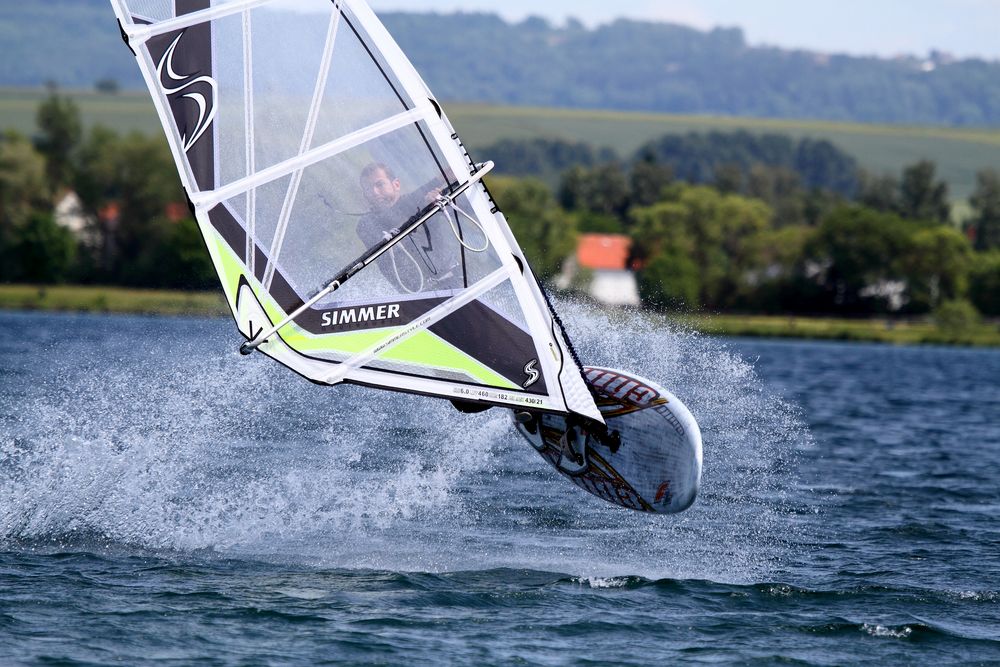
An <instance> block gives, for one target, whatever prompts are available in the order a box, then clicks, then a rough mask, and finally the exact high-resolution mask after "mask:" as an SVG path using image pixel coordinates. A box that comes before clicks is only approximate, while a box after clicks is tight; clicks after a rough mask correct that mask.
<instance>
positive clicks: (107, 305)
mask: <svg viewBox="0 0 1000 667" xmlns="http://www.w3.org/2000/svg"><path fill="white" fill-rule="evenodd" d="M0 309H6V310H41V311H53V312H83V313H114V314H138V315H196V316H202V317H222V316H227V315H228V314H229V312H230V311H229V308H228V307H227V306H226V304H225V301H224V299H223V298H222V294H221V292H177V291H165V290H133V289H123V288H119V287H76V286H71V285H61V286H55V287H39V286H33V285H0ZM675 319H676V320H677V321H679V322H681V323H682V324H683V325H684V326H686V327H689V328H690V329H692V330H695V331H699V332H702V333H705V334H708V335H714V336H744V337H746V336H750V337H759V338H807V339H815V340H850V341H869V342H879V343H892V344H897V345H919V344H938V345H975V346H990V347H1000V326H997V323H995V322H994V323H992V324H984V325H982V326H979V327H977V328H975V329H972V330H969V331H965V332H962V333H961V334H958V335H955V334H947V333H945V332H942V331H941V330H939V329H938V328H937V327H935V326H934V325H933V324H932V323H931V322H929V321H902V320H885V319H871V320H845V319H834V318H822V319H821V318H807V317H775V316H759V315H681V316H676V317H675Z"/></svg>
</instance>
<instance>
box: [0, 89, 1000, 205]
mask: <svg viewBox="0 0 1000 667" xmlns="http://www.w3.org/2000/svg"><path fill="white" fill-rule="evenodd" d="M44 96H45V92H44V91H42V90H23V89H0V128H4V129H8V128H12V129H16V130H19V131H20V132H23V133H26V134H30V133H32V132H33V131H34V117H35V109H36V108H37V106H38V103H39V101H40V100H41V99H42V98H43V97H44ZM72 96H73V97H74V98H75V99H76V100H77V103H78V104H79V106H80V110H81V112H82V114H83V117H84V120H85V122H86V123H87V124H88V125H92V124H95V123H101V124H104V125H107V126H109V127H114V128H117V129H119V130H122V131H129V130H139V131H141V132H152V131H157V132H158V131H159V125H158V122H157V120H156V116H155V111H154V110H153V104H152V102H150V101H149V99H148V96H147V95H146V93H145V92H142V93H137V92H130V93H122V94H119V95H115V96H108V95H98V94H96V93H92V92H80V93H72ZM445 107H446V109H447V111H448V114H449V116H450V117H451V119H452V121H453V122H454V124H455V126H456V128H457V129H458V131H459V132H460V133H461V134H462V137H463V139H464V140H465V142H466V144H468V146H470V147H471V148H472V149H476V148H482V147H483V146H487V145H489V144H491V143H493V142H495V141H497V140H498V139H503V138H511V139H520V138H532V137H552V138H562V139H567V140H576V141H586V142H588V143H591V144H594V145H596V146H610V147H612V148H614V149H615V150H616V151H617V152H618V153H619V154H620V155H622V156H627V155H629V154H630V153H631V152H633V151H634V150H635V149H636V148H637V147H639V146H640V145H641V144H643V143H644V142H646V141H649V140H650V139H655V138H657V137H660V136H662V135H664V134H673V133H683V132H690V131H698V132H706V131H711V130H724V131H732V130H737V129H745V130H748V131H750V132H754V133H765V132H774V133H781V134H788V135H791V136H794V137H806V136H808V137H814V138H823V139H829V140H830V141H832V142H833V143H835V144H837V145H838V146H839V147H841V148H842V149H844V150H846V151H847V152H849V153H851V154H852V155H854V156H855V157H856V158H857V159H858V161H859V162H860V163H861V165H862V166H864V167H865V168H867V169H869V170H870V171H875V172H894V173H898V172H900V171H901V170H902V168H903V167H904V166H906V165H909V164H913V163H914V162H916V161H918V160H921V159H925V158H926V159H930V160H933V161H934V162H936V163H937V165H938V169H939V174H940V176H941V177H942V178H944V179H945V180H946V181H947V182H948V183H949V184H950V186H951V195H952V197H953V198H954V199H956V200H961V199H966V198H968V196H969V194H970V193H971V192H972V189H973V187H974V185H975V175H976V172H977V171H978V170H980V169H983V168H984V167H997V166H1000V129H997V130H988V129H983V130H981V129H955V128H943V127H941V128H938V127H903V126H888V125H861V124H852V123H829V122H821V121H793V120H767V119H754V118H732V117H710V116H674V115H667V114H651V113H625V112H614V111H579V110H567V109H538V108H530V107H495V106H484V105H473V104H461V103H448V104H446V105H445ZM473 157H475V158H476V159H480V160H484V159H488V158H489V156H488V155H478V154H476V155H474V156H473Z"/></svg>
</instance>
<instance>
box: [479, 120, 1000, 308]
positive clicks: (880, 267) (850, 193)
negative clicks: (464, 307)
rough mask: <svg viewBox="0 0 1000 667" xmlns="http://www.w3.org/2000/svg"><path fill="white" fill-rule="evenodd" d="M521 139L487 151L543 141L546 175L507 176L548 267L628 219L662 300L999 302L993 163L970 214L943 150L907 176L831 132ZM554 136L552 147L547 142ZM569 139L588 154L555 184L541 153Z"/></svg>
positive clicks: (643, 282)
mask: <svg viewBox="0 0 1000 667" xmlns="http://www.w3.org/2000/svg"><path fill="white" fill-rule="evenodd" d="M522 143H523V145H522V146H520V147H519V146H518V142H511V141H507V142H503V145H497V146H495V147H493V148H489V149H487V150H486V151H485V153H486V154H489V155H491V157H492V156H493V155H494V153H493V150H494V148H500V149H501V150H499V151H498V152H499V153H501V154H504V155H506V156H516V155H518V154H522V155H531V154H536V155H534V156H532V157H531V158H530V159H528V160H525V161H523V162H521V163H520V166H521V167H523V168H525V169H530V170H532V171H533V173H534V177H531V178H523V177H521V178H517V177H505V178H503V179H502V180H501V181H500V183H499V184H498V185H499V187H498V185H497V184H495V185H494V189H496V190H497V191H498V192H497V200H498V202H499V203H500V204H501V206H503V207H504V208H505V211H506V212H507V214H508V216H507V217H508V219H509V220H510V221H511V224H512V226H513V227H514V230H515V233H516V235H517V236H518V239H520V240H521V241H522V244H523V245H524V246H525V248H526V251H527V252H528V253H529V258H530V259H531V260H532V261H533V263H534V264H535V265H536V266H537V267H539V269H540V270H541V272H542V273H543V274H546V275H551V274H552V273H554V272H557V271H558V270H559V268H560V266H561V262H562V258H563V257H565V252H566V250H565V249H566V248H567V247H570V248H571V247H572V246H573V244H574V238H575V236H576V235H578V234H580V233H586V232H596V233H613V234H625V235H628V236H629V237H630V238H631V239H632V241H633V256H632V258H631V263H632V266H633V268H635V269H636V270H637V272H638V275H639V280H640V287H641V292H642V297H643V301H644V303H645V304H646V305H647V306H651V307H666V308H672V309H676V308H682V309H689V310H700V309H708V310H712V311H741V312H755V313H771V314H779V313H801V314H822V315H842V316H872V315H881V314H899V315H925V314H928V313H946V314H947V313H950V314H951V316H953V317H960V318H965V319H967V320H970V321H971V320H974V319H976V318H977V317H978V316H979V314H980V313H982V314H986V315H990V316H1000V174H998V172H997V171H996V170H994V169H984V170H982V171H980V172H979V174H978V176H977V186H976V189H975V192H974V194H973V196H972V198H971V201H970V202H969V203H970V207H971V214H970V216H969V217H968V218H967V219H966V220H964V221H963V222H961V223H956V222H954V221H953V220H952V218H953V216H952V210H951V203H950V201H949V195H948V186H947V184H946V183H944V182H943V181H941V180H939V179H938V178H937V177H936V169H935V166H934V164H933V163H932V162H930V161H920V162H917V163H915V164H913V165H910V166H908V167H906V168H904V169H903V171H902V173H900V174H899V175H898V176H897V175H894V174H871V173H868V172H866V171H864V170H862V169H859V168H858V166H857V165H856V164H855V163H854V161H853V160H852V159H850V158H849V156H846V155H845V154H843V153H841V152H840V151H839V150H838V149H836V147H834V146H832V145H829V144H828V143H827V142H817V141H814V140H809V139H804V140H801V141H800V142H798V143H797V144H796V142H793V141H792V140H790V139H787V138H784V137H767V136H764V137H754V136H751V135H747V134H746V133H742V132H738V133H732V134H729V135H724V134H715V135H707V136H705V135H694V134H692V135H686V136H669V137H664V138H663V139H661V140H658V141H655V142H652V143H650V144H649V145H647V146H645V147H643V148H641V149H640V150H639V151H638V152H637V153H636V154H635V155H633V156H632V157H631V158H629V159H628V160H627V161H620V160H611V161H602V157H601V156H602V154H601V152H599V151H594V150H593V149H589V150H588V149H586V148H585V147H582V146H576V147H575V148H573V149H572V150H570V149H568V148H567V147H565V146H561V145H560V144H561V143H562V142H560V141H549V140H530V141H526V142H522ZM713 146H717V147H721V149H720V150H718V151H714V150H712V147H713ZM768 146H769V147H770V148H769V149H768V150H761V148H762V147H768ZM549 148H553V149H554V150H552V157H551V158H550V160H549V161H548V162H546V160H544V159H542V158H541V157H539V156H540V155H543V154H544V153H545V152H546V151H547V150H548V149H549ZM568 154H571V155H576V156H582V157H583V159H582V160H580V161H579V163H578V164H577V166H572V167H570V168H568V169H566V170H565V171H563V173H562V175H561V176H560V177H559V178H558V181H557V185H556V187H555V189H554V190H553V189H552V188H551V187H549V186H547V185H546V184H545V183H544V182H543V180H541V179H539V178H537V176H539V175H545V174H548V173H549V171H550V170H549V169H548V168H546V169H542V170H541V171H538V170H537V169H534V165H538V164H543V165H545V164H548V165H558V164H560V160H561V156H563V155H568ZM803 156H809V157H808V158H807V159H803ZM605 157H606V156H605ZM678 166H680V168H678ZM506 168H507V169H508V172H510V171H511V165H507V167H506ZM517 168H518V166H517V163H516V162H515V166H514V167H513V170H514V171H516V170H517ZM538 220H545V221H546V222H545V223H544V224H537V223H536V222H535V221H538Z"/></svg>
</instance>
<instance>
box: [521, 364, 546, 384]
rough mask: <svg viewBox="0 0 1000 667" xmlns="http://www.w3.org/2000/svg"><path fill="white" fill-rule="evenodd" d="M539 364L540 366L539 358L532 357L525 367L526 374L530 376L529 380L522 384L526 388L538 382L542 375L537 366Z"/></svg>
mask: <svg viewBox="0 0 1000 667" xmlns="http://www.w3.org/2000/svg"><path fill="white" fill-rule="evenodd" d="M537 366H538V359H532V360H531V361H529V362H528V364H527V365H526V366H525V367H524V374H525V375H527V376H528V381H527V382H525V383H524V384H523V385H521V386H522V387H524V388H525V389H527V388H528V387H530V386H531V385H533V384H535V383H536V382H538V378H540V377H542V376H541V374H540V373H539V372H538V370H537V368H536V367H537Z"/></svg>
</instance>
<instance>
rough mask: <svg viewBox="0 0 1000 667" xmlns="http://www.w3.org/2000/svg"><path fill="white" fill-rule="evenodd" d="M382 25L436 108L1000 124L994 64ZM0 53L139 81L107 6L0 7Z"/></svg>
mask: <svg viewBox="0 0 1000 667" xmlns="http://www.w3.org/2000/svg"><path fill="white" fill-rule="evenodd" d="M152 4H156V3H152ZM163 4H165V5H168V6H169V3H163ZM150 11H152V10H150ZM381 17H382V19H383V21H384V22H385V23H386V25H387V27H388V28H389V30H390V32H391V33H392V34H393V35H394V36H395V37H396V39H397V41H399V43H400V44H401V46H402V47H403V49H404V51H405V52H406V53H407V54H408V55H409V57H410V58H411V59H412V60H413V62H414V63H415V64H416V66H417V68H418V69H419V71H420V72H421V74H422V75H423V77H424V79H426V80H427V82H428V83H429V84H430V86H431V89H432V90H434V91H435V93H436V94H437V95H438V97H439V99H442V100H454V101H464V102H480V103H487V104H512V105H533V106H547V107H570V108H601V109H618V110H630V111H657V112H666V113H682V114H721V115H733V116H750V117H758V118H796V119H803V118H813V119H825V120H837V121H854V122H877V123H907V124H933V125H956V126H996V125H997V124H998V123H1000V63H997V62H990V61H984V60H975V59H968V60H955V59H952V58H950V57H948V56H947V55H945V54H940V53H932V54H929V55H928V56H923V57H904V58H893V59H883V58H872V57H854V56H846V55H826V54H819V53H814V52H808V51H802V50H789V49H778V48H773V47H760V46H753V45H750V44H748V43H747V41H746V37H745V35H744V34H743V32H742V31H741V30H739V29H735V28H726V29H715V30H710V31H700V30H695V29H691V28H686V27H683V26H678V25H671V24H667V23H654V22H642V21H629V20H620V21H616V22H614V23H610V24H607V25H602V26H598V27H596V28H593V29H591V28H587V27H586V26H584V25H582V24H581V23H579V22H576V21H569V22H567V23H566V24H565V25H562V26H556V25H553V24H551V23H549V22H547V21H545V20H543V19H540V18H537V17H536V18H529V19H527V20H524V21H521V22H518V23H509V22H506V21H504V20H503V19H502V18H500V17H499V16H497V15H495V14H482V13H454V14H438V13H433V14H418V13H411V12H385V13H382V14H381ZM299 20H309V19H308V17H305V18H301V17H300V18H299ZM860 20H864V18H863V17H862V18H861V19H860ZM0 44H3V45H4V58H0V85H7V86H12V85H16V86H37V85H40V84H42V83H44V82H45V81H48V80H54V81H57V82H59V83H60V84H61V85H64V86H71V87H74V88H85V87H90V86H92V85H94V84H95V82H105V83H106V82H109V81H112V80H117V81H120V82H121V83H122V85H123V86H125V87H129V88H138V87H140V86H141V85H142V81H141V78H140V77H139V75H138V71H137V70H136V68H135V64H134V63H133V62H132V58H131V57H129V55H128V52H127V50H126V49H125V47H124V45H123V44H122V43H121V39H120V37H119V35H118V32H117V30H116V26H115V25H114V19H113V16H112V14H111V11H110V8H109V6H108V3H107V1H106V0H58V1H56V0H50V1H49V2H8V3H0ZM456 64H460V66H456ZM102 87H106V86H102Z"/></svg>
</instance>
